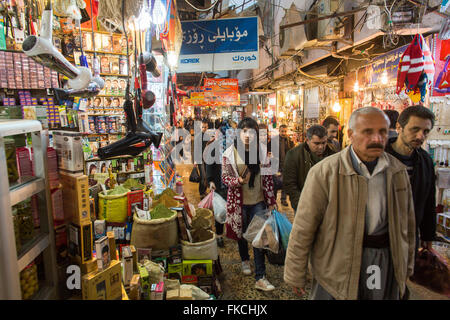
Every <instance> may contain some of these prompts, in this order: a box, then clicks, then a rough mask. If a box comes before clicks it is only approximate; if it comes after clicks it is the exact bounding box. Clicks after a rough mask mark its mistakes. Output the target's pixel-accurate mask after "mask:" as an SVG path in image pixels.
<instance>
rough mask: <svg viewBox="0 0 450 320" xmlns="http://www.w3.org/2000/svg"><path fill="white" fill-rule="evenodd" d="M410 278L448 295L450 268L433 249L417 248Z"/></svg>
mask: <svg viewBox="0 0 450 320" xmlns="http://www.w3.org/2000/svg"><path fill="white" fill-rule="evenodd" d="M411 280H412V281H413V282H415V283H417V284H420V285H422V286H424V287H426V288H428V289H430V290H432V291H435V292H437V293H440V294H444V295H446V296H447V297H450V270H449V268H448V266H447V264H446V263H445V260H444V259H443V258H442V257H441V256H440V255H439V254H438V253H437V252H436V251H434V250H433V249H431V250H428V249H421V250H419V252H418V253H417V256H416V263H415V265H414V274H413V276H412V277H411Z"/></svg>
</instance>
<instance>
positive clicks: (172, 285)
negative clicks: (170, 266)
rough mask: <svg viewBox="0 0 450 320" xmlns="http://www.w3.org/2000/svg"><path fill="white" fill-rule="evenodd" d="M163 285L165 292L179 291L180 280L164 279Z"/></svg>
mask: <svg viewBox="0 0 450 320" xmlns="http://www.w3.org/2000/svg"><path fill="white" fill-rule="evenodd" d="M164 285H165V287H166V291H167V292H168V291H169V290H180V280H178V279H170V278H169V279H165V280H164Z"/></svg>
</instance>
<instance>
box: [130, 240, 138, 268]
mask: <svg viewBox="0 0 450 320" xmlns="http://www.w3.org/2000/svg"><path fill="white" fill-rule="evenodd" d="M130 250H131V254H132V255H133V272H138V268H137V252H136V247H135V246H133V245H130Z"/></svg>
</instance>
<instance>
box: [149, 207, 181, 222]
mask: <svg viewBox="0 0 450 320" xmlns="http://www.w3.org/2000/svg"><path fill="white" fill-rule="evenodd" d="M174 214H175V212H173V211H172V210H170V209H168V208H167V207H166V206H164V205H163V204H158V205H157V206H156V207H155V208H154V209H153V210H152V211H150V217H151V218H152V219H164V218H170V217H172V216H173V215H174Z"/></svg>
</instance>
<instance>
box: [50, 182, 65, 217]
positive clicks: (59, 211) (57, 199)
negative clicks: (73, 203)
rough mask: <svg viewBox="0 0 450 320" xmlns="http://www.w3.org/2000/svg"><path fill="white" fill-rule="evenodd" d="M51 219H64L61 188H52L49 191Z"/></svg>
mask: <svg viewBox="0 0 450 320" xmlns="http://www.w3.org/2000/svg"><path fill="white" fill-rule="evenodd" d="M51 197H52V209H53V220H55V221H64V205H63V192H62V189H54V190H52V191H51Z"/></svg>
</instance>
